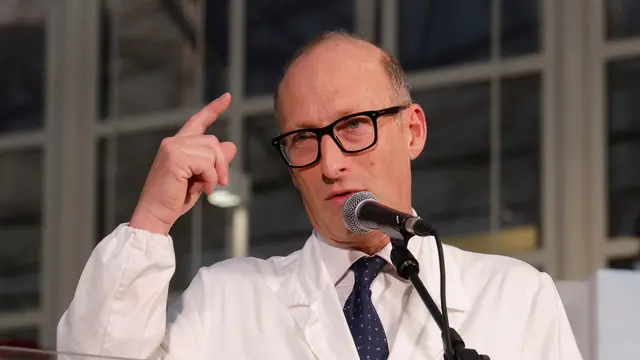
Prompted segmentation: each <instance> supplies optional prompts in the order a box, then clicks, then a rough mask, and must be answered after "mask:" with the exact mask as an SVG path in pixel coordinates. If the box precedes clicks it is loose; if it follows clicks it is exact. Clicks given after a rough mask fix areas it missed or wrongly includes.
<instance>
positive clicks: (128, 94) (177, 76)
mask: <svg viewBox="0 0 640 360" xmlns="http://www.w3.org/2000/svg"><path fill="white" fill-rule="evenodd" d="M107 1H108V0H107ZM221 3H222V2H219V1H211V2H210V4H209V3H208V4H207V5H210V6H211V7H213V8H214V9H209V10H207V11H205V9H204V6H205V4H204V2H203V1H202V0H198V1H157V0H137V1H123V0H113V1H108V3H107V4H108V5H109V7H108V9H107V10H106V13H105V14H103V32H105V33H107V34H109V35H105V36H103V41H104V42H105V43H106V45H103V46H102V51H103V54H102V55H101V59H106V60H105V62H104V63H103V64H102V66H103V68H102V73H103V79H102V80H103V87H105V88H103V91H102V92H103V97H106V98H103V99H102V106H103V108H106V109H103V110H105V111H106V113H107V115H108V116H109V117H115V116H123V115H135V114H141V113H148V112H157V111H162V110H169V109H176V108H181V107H189V106H198V105H199V104H200V103H201V102H202V99H201V97H202V91H201V88H200V86H201V82H202V79H203V78H204V77H205V76H206V78H207V80H209V81H211V83H210V84H209V85H208V87H207V89H208V90H210V91H212V92H214V91H218V90H219V89H220V88H223V87H225V86H226V84H223V83H222V80H221V79H222V77H221V73H223V72H224V71H221V69H220V67H224V66H225V65H226V64H227V61H226V49H221V48H220V47H221V45H222V46H224V45H225V44H226V43H225V42H224V41H221V39H222V38H223V37H225V36H226V35H225V33H224V32H221V33H218V34H216V35H215V36H214V37H212V38H206V39H205V40H206V43H207V46H206V49H207V56H203V55H202V54H201V49H200V48H201V46H199V45H198V41H199V39H200V38H201V35H200V34H199V33H200V32H202V31H201V30H200V29H199V24H201V23H202V21H203V19H201V17H206V18H207V20H212V22H213V20H214V19H217V17H218V16H221V14H214V12H215V11H214V10H216V9H215V6H218V5H219V4H221ZM220 10H222V11H224V9H220ZM203 13H204V14H205V16H203V15H202V14H203ZM210 17H211V18H210ZM218 26H221V27H224V23H219V22H216V23H215V25H211V26H210V27H207V29H206V32H208V33H209V34H211V31H213V30H216V31H217V30H218V29H219V28H218ZM203 58H204V59H205V63H206V69H207V71H206V72H205V74H204V75H203V74H202V59H203ZM105 77H106V78H107V79H108V80H105Z"/></svg>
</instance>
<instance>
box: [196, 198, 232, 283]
mask: <svg viewBox="0 0 640 360" xmlns="http://www.w3.org/2000/svg"><path fill="white" fill-rule="evenodd" d="M205 196H206V194H204V195H203V197H202V200H201V201H202V204H201V206H203V207H204V208H203V209H202V266H210V265H213V264H214V263H216V262H218V261H222V260H225V259H227V258H228V255H227V243H226V241H227V237H228V236H229V235H228V234H230V232H229V230H230V227H231V221H232V220H233V219H232V217H231V211H230V210H228V209H223V208H220V207H217V206H213V205H211V204H209V203H208V202H207V201H206V197H205ZM194 275H195V274H194Z"/></svg>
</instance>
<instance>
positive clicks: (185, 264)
mask: <svg viewBox="0 0 640 360" xmlns="http://www.w3.org/2000/svg"><path fill="white" fill-rule="evenodd" d="M175 132H176V130H157V131H154V132H149V133H140V134H127V135H120V136H118V137H117V138H115V139H114V140H103V141H104V142H105V145H104V146H115V147H116V153H117V155H116V164H112V166H113V168H114V169H115V172H114V173H113V174H112V176H113V178H109V177H107V178H106V179H104V180H102V181H100V180H99V184H98V186H100V185H103V186H106V187H108V186H109V185H108V184H110V183H111V182H115V183H114V184H115V199H110V201H112V202H113V204H114V208H115V214H113V216H114V220H115V224H114V226H115V225H117V224H121V223H124V222H128V221H129V220H130V218H131V214H132V213H133V210H134V209H135V206H136V204H137V203H138V198H139V197H140V192H141V190H142V187H143V185H144V183H145V181H146V178H147V175H148V172H149V170H150V168H151V165H152V164H153V160H154V158H155V156H156V153H157V151H158V146H159V145H160V142H161V141H162V139H163V138H165V137H168V136H173V135H174V134H175ZM109 142H115V143H112V144H109ZM105 155H106V152H103V153H102V156H103V157H102V158H100V160H99V161H100V167H102V168H103V169H106V167H107V159H108V157H106V156H105ZM107 174H108V172H106V171H105V172H104V173H103V175H105V176H106V175H107ZM101 191H104V192H105V194H108V192H107V189H106V188H105V189H103V190H101ZM102 206H106V204H104V203H103V204H102ZM107 210H108V209H107ZM103 214H106V211H105V212H103ZM105 216H106V215H105ZM191 216H192V212H188V213H187V214H185V215H184V216H182V217H181V218H180V219H178V221H177V222H176V223H175V225H174V226H173V228H172V229H171V232H170V235H171V236H172V237H173V239H174V248H175V252H176V266H177V268H176V273H175V274H174V276H173V278H172V280H171V290H175V291H179V290H183V289H185V288H186V286H187V285H188V284H189V282H190V281H191V278H192V276H191V268H190V263H191V261H190V259H191V258H190V256H191ZM102 222H104V219H98V221H97V223H102ZM111 231H113V229H106V232H105V233H104V234H100V238H102V237H104V236H105V235H106V234H107V233H109V232H111Z"/></svg>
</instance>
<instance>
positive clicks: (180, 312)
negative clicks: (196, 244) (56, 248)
mask: <svg viewBox="0 0 640 360" xmlns="http://www.w3.org/2000/svg"><path fill="white" fill-rule="evenodd" d="M174 270H175V254H174V250H173V242H172V239H171V237H169V236H163V235H158V234H152V233H149V232H146V231H143V230H138V229H133V228H131V227H129V226H127V224H122V225H120V226H118V228H116V229H115V230H114V231H113V232H112V233H111V234H109V235H108V236H107V237H105V238H104V239H103V240H102V241H101V242H100V243H99V244H98V245H97V246H96V248H95V249H94V251H93V253H92V254H91V256H90V257H89V260H88V261H87V264H86V266H85V268H84V270H83V272H82V275H81V277H80V280H79V282H78V285H77V288H76V291H75V294H74V297H73V299H72V301H71V304H70V305H69V307H68V309H67V310H66V311H65V313H64V314H63V316H62V318H61V319H60V321H59V323H58V328H57V350H58V351H60V352H73V353H82V354H94V355H102V356H115V357H123V358H135V359H199V357H200V354H199V349H200V348H201V344H200V342H201V341H200V339H199V337H198V334H201V333H202V332H201V329H200V328H199V327H200V326H199V316H198V313H199V310H198V309H196V307H197V306H198V305H196V304H199V303H201V301H199V300H198V298H199V296H198V294H202V293H203V290H202V289H201V288H199V287H200V286H201V282H200V281H194V282H193V283H192V284H191V285H190V286H189V289H188V290H187V291H186V292H185V293H184V294H183V295H182V297H181V298H180V301H178V302H177V305H176V306H174V307H172V308H171V309H170V310H169V313H167V298H168V290H169V280H170V279H171V277H172V276H173V273H174ZM72 359H75V357H70V358H69V360H72Z"/></svg>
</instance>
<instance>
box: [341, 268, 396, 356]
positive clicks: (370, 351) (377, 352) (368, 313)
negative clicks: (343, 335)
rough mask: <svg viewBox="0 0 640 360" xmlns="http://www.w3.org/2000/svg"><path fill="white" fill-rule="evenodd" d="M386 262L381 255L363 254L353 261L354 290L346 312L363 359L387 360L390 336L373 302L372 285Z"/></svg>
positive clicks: (345, 308)
mask: <svg viewBox="0 0 640 360" xmlns="http://www.w3.org/2000/svg"><path fill="white" fill-rule="evenodd" d="M386 263H387V262H386V261H385V260H384V259H383V258H381V257H379V256H374V257H363V258H360V260H358V261H356V262H355V263H353V265H352V266H351V268H352V269H353V271H354V273H355V284H354V285H353V291H352V292H351V295H349V298H347V301H346V303H345V305H344V315H345V317H346V318H347V324H348V325H349V330H351V335H352V336H353V341H354V342H355V344H356V348H357V349H358V354H359V355H360V359H367V360H377V359H380V360H386V359H387V357H388V356H389V347H388V345H387V336H386V335H385V333H384V329H383V328H382V323H381V322H380V318H379V317H378V313H377V312H376V309H375V308H374V307H373V302H371V290H370V289H369V287H370V286H371V283H373V279H375V278H376V276H378V273H379V272H380V270H382V267H383V266H384V265H385V264H386Z"/></svg>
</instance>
